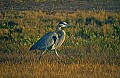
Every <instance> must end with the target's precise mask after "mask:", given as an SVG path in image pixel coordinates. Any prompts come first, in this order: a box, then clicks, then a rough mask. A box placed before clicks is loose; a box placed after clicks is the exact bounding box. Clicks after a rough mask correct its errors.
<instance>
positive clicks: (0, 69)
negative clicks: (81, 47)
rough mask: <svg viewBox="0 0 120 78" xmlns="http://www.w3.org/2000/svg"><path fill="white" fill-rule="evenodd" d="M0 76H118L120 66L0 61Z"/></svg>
mask: <svg viewBox="0 0 120 78" xmlns="http://www.w3.org/2000/svg"><path fill="white" fill-rule="evenodd" d="M0 76H1V78H7V77H8V78H119V77H120V67H118V66H110V65H107V64H106V65H99V64H89V63H82V64H75V63H71V64H63V63H61V64H58V63H48V62H44V63H43V62H40V63H36V62H29V63H27V62H26V63H21V64H19V63H15V64H13V63H11V62H6V63H1V64H0Z"/></svg>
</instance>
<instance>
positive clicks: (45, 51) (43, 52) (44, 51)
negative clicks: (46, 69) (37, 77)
mask: <svg viewBox="0 0 120 78" xmlns="http://www.w3.org/2000/svg"><path fill="white" fill-rule="evenodd" d="M45 52H46V50H45V51H43V52H42V53H41V54H40V57H39V60H40V59H41V58H42V56H43V54H44V53H45Z"/></svg>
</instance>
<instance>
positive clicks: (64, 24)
mask: <svg viewBox="0 0 120 78" xmlns="http://www.w3.org/2000/svg"><path fill="white" fill-rule="evenodd" d="M65 27H70V25H69V24H67V23H66V22H60V23H59V24H58V25H57V29H58V30H61V28H65Z"/></svg>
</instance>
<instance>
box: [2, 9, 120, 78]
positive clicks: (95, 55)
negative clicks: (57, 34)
mask: <svg viewBox="0 0 120 78" xmlns="http://www.w3.org/2000/svg"><path fill="white" fill-rule="evenodd" d="M0 16H1V17H0V45H1V47H0V76H1V77H2V78H6V77H12V78H13V77H15V78H16V77H18V78H22V77H23V78H24V77H28V78H89V77H91V78H104V77H105V78H119V77H120V75H119V73H120V67H119V66H120V61H119V59H120V58H119V57H120V52H119V51H120V41H119V39H120V22H119V21H120V14H119V13H112V12H106V11H99V12H96V11H75V12H67V11H66V12H57V11H55V12H50V11H46V12H42V11H19V12H17V11H5V12H1V13H0ZM91 17H92V18H93V19H92V20H91V22H90V21H87V24H88V25H86V19H87V18H88V19H91ZM96 20H97V22H96ZM11 21H12V22H11ZM60 21H66V22H68V23H69V24H70V25H71V27H70V28H68V29H64V30H65V31H66V40H65V42H64V43H63V45H62V46H61V47H60V48H58V54H59V55H60V56H61V58H62V60H63V61H64V62H61V63H60V64H59V63H58V59H57V56H56V55H55V53H54V51H48V52H47V53H46V54H45V55H44V56H43V58H42V60H41V61H38V57H39V55H40V53H41V52H42V51H33V52H30V51H29V48H30V47H31V46H32V45H33V44H34V43H35V42H36V41H37V40H38V39H39V38H41V37H42V36H43V35H44V34H45V33H46V32H49V31H54V30H55V28H56V26H57V24H58V23H59V22H60ZM89 22H90V23H89ZM99 22H101V23H102V24H100V23H99Z"/></svg>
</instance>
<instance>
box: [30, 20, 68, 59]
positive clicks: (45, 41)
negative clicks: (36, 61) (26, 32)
mask: <svg viewBox="0 0 120 78" xmlns="http://www.w3.org/2000/svg"><path fill="white" fill-rule="evenodd" d="M67 25H68V24H67V23H65V22H61V23H59V24H58V26H57V28H56V31H54V32H48V33H46V34H45V35H43V37H41V38H40V39H39V40H38V41H37V42H36V43H35V44H34V45H33V46H32V47H31V48H30V50H44V52H45V51H46V50H55V52H56V54H57V51H56V49H57V48H58V47H60V46H61V45H62V43H63V42H64V40H65V31H64V30H62V29H61V28H62V27H65V26H67ZM44 52H43V53H42V54H41V56H40V58H41V57H42V55H43V54H44ZM57 56H58V57H59V55H58V54H57ZM59 58H60V57H59Z"/></svg>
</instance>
